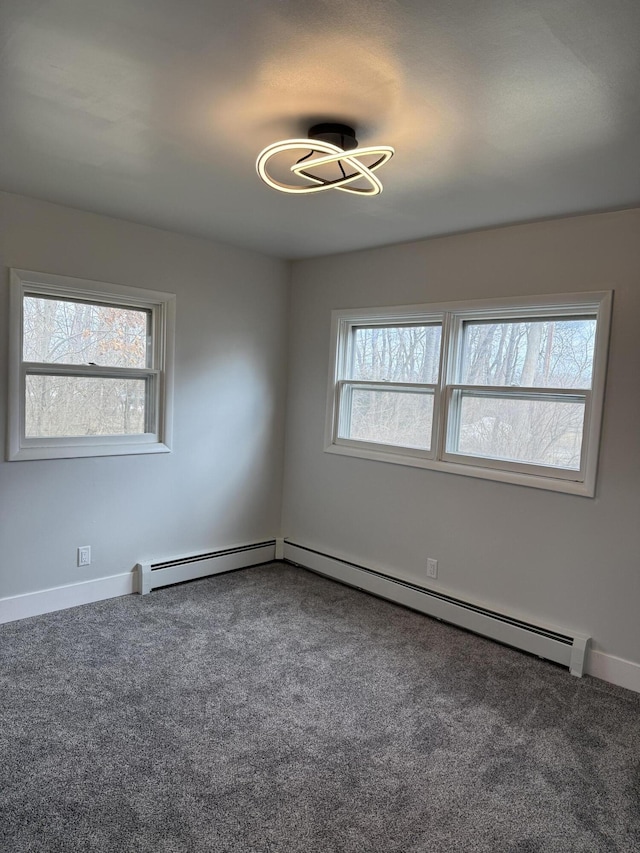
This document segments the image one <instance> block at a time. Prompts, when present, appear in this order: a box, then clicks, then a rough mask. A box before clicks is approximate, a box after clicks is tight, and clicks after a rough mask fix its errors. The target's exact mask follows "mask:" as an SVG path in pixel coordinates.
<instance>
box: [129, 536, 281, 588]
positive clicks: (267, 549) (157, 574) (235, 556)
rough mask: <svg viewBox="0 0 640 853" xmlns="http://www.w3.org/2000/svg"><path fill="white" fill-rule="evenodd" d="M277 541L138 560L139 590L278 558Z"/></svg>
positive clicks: (242, 567) (203, 576)
mask: <svg viewBox="0 0 640 853" xmlns="http://www.w3.org/2000/svg"><path fill="white" fill-rule="evenodd" d="M275 554H276V542H275V539H270V540H269V541H267V542H254V543H252V544H250V545H237V546H235V547H233V548H225V549H224V550H221V551H209V552H207V553H206V554H191V555H189V556H185V557H174V558H172V559H170V560H158V561H156V562H153V563H151V562H147V563H138V564H137V565H136V569H135V571H136V577H137V591H138V592H139V593H140V594H141V595H146V593H148V592H151V590H152V589H157V588H158V587H161V586H169V585H170V584H174V583H183V582H184V581H191V580H196V579H197V578H206V577H208V576H209V575H219V574H221V573H222V572H231V571H234V570H235V569H248V568H249V567H251V566H259V565H260V564H261V563H270V562H271V561H272V560H274V559H275Z"/></svg>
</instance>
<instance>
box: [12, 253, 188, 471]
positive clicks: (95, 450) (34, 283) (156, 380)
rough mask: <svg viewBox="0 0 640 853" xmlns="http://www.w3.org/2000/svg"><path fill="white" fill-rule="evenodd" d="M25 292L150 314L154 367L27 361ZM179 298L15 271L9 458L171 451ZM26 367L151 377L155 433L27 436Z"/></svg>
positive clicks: (53, 372)
mask: <svg viewBox="0 0 640 853" xmlns="http://www.w3.org/2000/svg"><path fill="white" fill-rule="evenodd" d="M25 293H29V294H42V295H44V296H54V297H55V296H59V297H60V298H69V299H79V300H82V299H86V300H90V301H91V300H92V301H105V302H107V303H108V304H113V305H122V306H123V307H127V306H128V307H133V308H143V309H145V310H148V311H150V312H151V318H152V321H151V322H152V327H153V331H152V335H151V337H152V341H153V355H152V359H151V360H152V364H151V366H150V367H149V368H141V369H128V368H103V367H99V366H92V367H89V366H87V365H74V366H68V365H55V364H48V363H44V364H33V363H29V362H25V361H23V339H22V335H23V329H22V325H23V298H24V295H25ZM175 303H176V297H175V294H173V293H164V292H162V291H158V290H144V289H142V288H139V287H126V286H124V285H119V284H111V283H109V282H97V281H89V280H87V279H80V278H71V277H69V276H60V275H52V274H49V273H41V272H33V271H30V270H22V269H12V270H11V273H10V290H9V398H8V399H9V405H8V419H7V450H6V454H7V461H9V462H13V461H19V460H27V459H70V458H75V457H85V456H123V455H131V454H142V453H169V452H170V451H171V442H172V433H173V412H172V410H173V380H174V353H175V314H176V307H175ZM27 371H28V372H29V373H39V374H43V375H49V374H51V375H58V374H70V375H81V374H82V375H85V374H86V375H89V376H95V375H106V376H128V377H131V378H144V379H147V380H148V383H147V384H148V386H150V390H149V388H148V391H147V394H148V404H149V411H151V412H153V418H152V419H151V420H152V422H153V423H152V424H151V423H150V424H149V425H148V426H149V428H151V426H152V427H153V428H152V429H151V431H150V432H148V433H145V434H141V435H135V436H126V435H117V436H55V437H48V438H45V437H39V438H27V437H25V435H24V419H25V412H24V394H25V381H26V374H27Z"/></svg>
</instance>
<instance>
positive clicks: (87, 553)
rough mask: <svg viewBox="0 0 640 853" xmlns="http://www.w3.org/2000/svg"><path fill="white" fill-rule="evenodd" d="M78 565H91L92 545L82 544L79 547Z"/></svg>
mask: <svg viewBox="0 0 640 853" xmlns="http://www.w3.org/2000/svg"><path fill="white" fill-rule="evenodd" d="M78 565H79V566H90V565H91V545H80V547H79V548H78Z"/></svg>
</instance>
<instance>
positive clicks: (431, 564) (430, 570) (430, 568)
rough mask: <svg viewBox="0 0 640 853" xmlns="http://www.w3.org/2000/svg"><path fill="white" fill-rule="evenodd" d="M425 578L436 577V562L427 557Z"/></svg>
mask: <svg viewBox="0 0 640 853" xmlns="http://www.w3.org/2000/svg"><path fill="white" fill-rule="evenodd" d="M427 577H428V578H437V577H438V561H437V560H434V559H433V557H427Z"/></svg>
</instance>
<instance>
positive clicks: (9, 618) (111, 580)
mask: <svg viewBox="0 0 640 853" xmlns="http://www.w3.org/2000/svg"><path fill="white" fill-rule="evenodd" d="M134 580H135V575H134V574H133V572H125V573H124V574H121V575H112V576H111V577H108V578H97V579H96V580H87V581H81V582H80V583H72V584H67V585H66V586H56V587H53V589H41V590H38V592H27V593H24V594H23V595H13V596H11V597H10V598H0V624H1V623H4V622H15V621H16V620H17V619H27V618H28V617H29V616H40V615H41V614H43V613H53V612H54V611H55V610H66V609H67V608H69V607H77V606H78V605H79V604H91V602H93V601H103V600H104V599H105V598H117V597H118V596H120V595H130V594H131V593H132V592H133V591H134Z"/></svg>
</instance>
